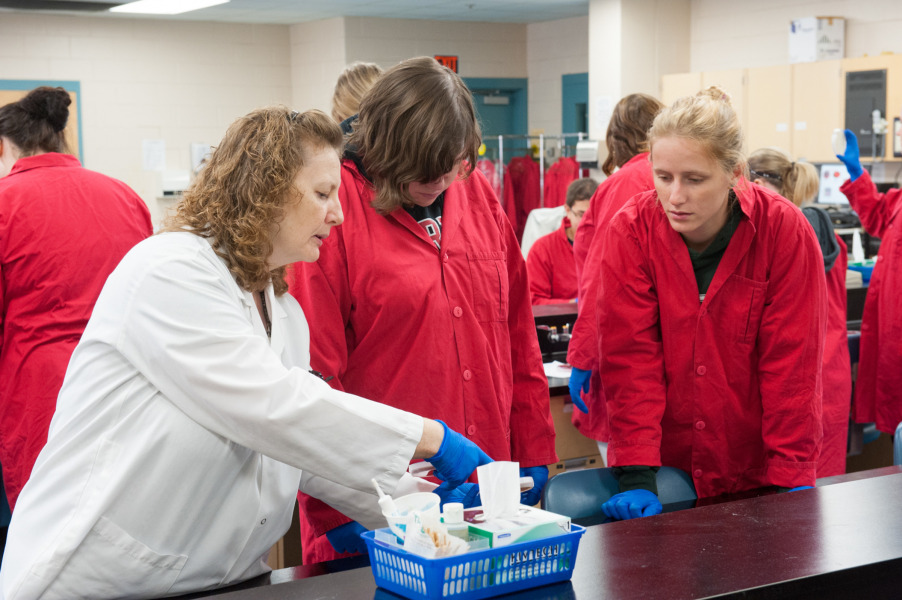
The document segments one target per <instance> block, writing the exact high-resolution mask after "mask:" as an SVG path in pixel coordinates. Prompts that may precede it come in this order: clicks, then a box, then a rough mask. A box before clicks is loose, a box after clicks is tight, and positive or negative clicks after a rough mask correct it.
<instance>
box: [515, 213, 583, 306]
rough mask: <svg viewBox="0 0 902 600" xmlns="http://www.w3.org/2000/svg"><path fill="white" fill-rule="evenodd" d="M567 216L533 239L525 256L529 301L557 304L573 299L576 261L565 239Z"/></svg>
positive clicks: (571, 246) (574, 294)
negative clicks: (546, 233) (530, 295)
mask: <svg viewBox="0 0 902 600" xmlns="http://www.w3.org/2000/svg"><path fill="white" fill-rule="evenodd" d="M569 227H570V219H568V218H567V217H564V220H563V222H562V223H561V226H560V227H559V228H558V229H557V230H556V231H552V232H551V233H549V234H548V235H543V236H542V237H540V238H539V239H537V240H536V241H535V242H534V243H533V245H532V247H531V248H530V249H529V254H528V255H527V257H526V272H527V273H528V274H529V290H530V292H531V293H532V303H533V305H536V304H560V303H562V302H573V299H574V298H576V292H577V286H576V264H575V263H574V262H573V244H571V243H570V240H569V239H567V229H568V228H569Z"/></svg>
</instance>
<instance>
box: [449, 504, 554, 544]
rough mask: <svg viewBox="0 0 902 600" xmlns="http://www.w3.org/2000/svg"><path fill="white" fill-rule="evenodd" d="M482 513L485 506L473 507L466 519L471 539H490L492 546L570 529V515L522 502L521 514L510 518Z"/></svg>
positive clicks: (523, 540)
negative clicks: (485, 517)
mask: <svg viewBox="0 0 902 600" xmlns="http://www.w3.org/2000/svg"><path fill="white" fill-rule="evenodd" d="M481 516H482V508H469V509H467V510H465V511H464V522H466V524H467V525H468V526H469V527H470V539H471V540H472V539H479V538H483V539H487V540H488V542H489V547H491V548H500V547H501V546H509V545H511V544H516V543H518V542H528V541H530V540H538V539H542V538H547V537H552V536H555V535H560V534H562V533H570V517H567V516H564V515H559V514H556V513H553V512H548V511H547V510H542V509H540V508H535V507H532V506H524V505H522V504H521V505H520V510H519V512H518V513H517V516H515V517H511V518H509V519H493V520H491V521H482V520H481Z"/></svg>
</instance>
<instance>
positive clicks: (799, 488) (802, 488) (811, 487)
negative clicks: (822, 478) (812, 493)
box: [788, 485, 814, 492]
mask: <svg viewBox="0 0 902 600" xmlns="http://www.w3.org/2000/svg"><path fill="white" fill-rule="evenodd" d="M813 489H814V486H813V485H800V486H799V487H794V488H792V489H791V490H788V491H790V492H798V491H801V490H813Z"/></svg>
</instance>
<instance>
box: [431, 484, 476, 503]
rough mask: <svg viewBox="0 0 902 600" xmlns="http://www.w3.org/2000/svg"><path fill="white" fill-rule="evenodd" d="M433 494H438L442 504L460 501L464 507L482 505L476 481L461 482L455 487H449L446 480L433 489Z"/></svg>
mask: <svg viewBox="0 0 902 600" xmlns="http://www.w3.org/2000/svg"><path fill="white" fill-rule="evenodd" d="M432 493H433V494H438V495H439V497H440V498H441V499H442V506H444V505H445V504H446V503H448V502H460V503H461V504H463V505H464V508H473V507H474V506H481V505H482V498H480V497H479V484H478V483H462V484H461V485H459V486H457V487H451V486H450V484H448V482H447V481H446V482H444V483H443V484H441V485H440V486H438V487H437V488H435V489H434V490H432Z"/></svg>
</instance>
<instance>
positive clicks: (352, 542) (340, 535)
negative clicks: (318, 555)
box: [326, 521, 367, 554]
mask: <svg viewBox="0 0 902 600" xmlns="http://www.w3.org/2000/svg"><path fill="white" fill-rule="evenodd" d="M366 530H367V529H366V527H364V526H363V525H361V524H360V523H358V522H357V521H351V522H350V523H345V524H344V525H339V526H338V527H336V528H335V529H330V530H329V531H327V532H326V538H327V539H328V540H329V543H330V544H332V547H333V548H335V551H336V552H339V553H342V554H344V553H346V552H352V553H353V552H359V553H361V554H366V542H364V541H363V538H362V537H360V534H361V533H363V532H364V531H366Z"/></svg>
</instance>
